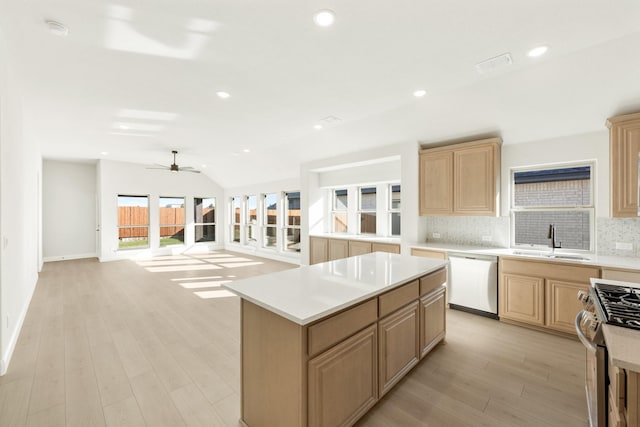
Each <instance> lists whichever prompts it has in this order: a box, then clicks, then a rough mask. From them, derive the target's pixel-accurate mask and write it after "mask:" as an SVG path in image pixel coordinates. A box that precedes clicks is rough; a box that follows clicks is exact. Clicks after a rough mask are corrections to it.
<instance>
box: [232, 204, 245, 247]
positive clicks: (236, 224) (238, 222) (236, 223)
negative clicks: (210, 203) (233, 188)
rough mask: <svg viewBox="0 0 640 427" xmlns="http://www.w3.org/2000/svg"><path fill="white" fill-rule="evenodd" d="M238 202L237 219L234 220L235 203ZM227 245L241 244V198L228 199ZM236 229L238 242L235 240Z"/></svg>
mask: <svg viewBox="0 0 640 427" xmlns="http://www.w3.org/2000/svg"><path fill="white" fill-rule="evenodd" d="M236 200H237V201H238V206H237V208H238V218H237V220H236V212H235V209H236V206H235V202H236ZM229 216H230V220H229V228H230V230H229V243H238V244H242V196H231V197H230V198H229ZM236 228H237V229H238V240H236V239H235V231H236Z"/></svg>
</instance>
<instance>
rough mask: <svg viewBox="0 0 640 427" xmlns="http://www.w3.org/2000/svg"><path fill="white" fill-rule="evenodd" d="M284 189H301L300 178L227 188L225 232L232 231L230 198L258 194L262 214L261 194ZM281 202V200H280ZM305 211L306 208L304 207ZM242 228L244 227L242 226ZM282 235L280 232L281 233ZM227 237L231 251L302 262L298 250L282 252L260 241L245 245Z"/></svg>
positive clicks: (226, 241) (226, 246) (302, 218)
mask: <svg viewBox="0 0 640 427" xmlns="http://www.w3.org/2000/svg"><path fill="white" fill-rule="evenodd" d="M283 191H301V188H300V180H299V179H297V178H294V179H285V180H278V181H271V182H261V183H259V184H253V185H246V186H242V187H233V188H227V189H225V192H224V193H225V197H224V202H225V203H224V218H225V232H226V235H227V236H229V235H230V233H231V228H230V227H231V207H230V203H229V201H230V199H231V197H234V196H240V197H243V196H253V195H255V196H257V199H258V215H259V216H260V212H261V210H260V209H261V208H260V200H261V199H260V195H261V194H267V193H277V194H280V193H282V192H283ZM300 197H301V200H300V203H301V206H304V204H303V200H302V197H303V195H302V194H301V195H300ZM279 203H280V202H279ZM244 211H245V209H244V200H243V205H242V209H241V214H240V222H241V223H243V222H244ZM302 211H304V208H303V209H302ZM301 215H302V217H301V221H303V222H304V213H301ZM280 219H281V218H278V224H277V226H278V232H279V233H280V230H281V227H282V224H281V223H280ZM241 229H242V227H241ZM279 235H280V234H279ZM228 240H229V239H228V238H227V239H226V240H225V242H224V243H225V249H228V250H230V251H237V252H243V253H248V254H253V255H256V256H262V257H265V258H270V259H275V260H279V261H285V262H291V263H296V264H297V263H299V262H300V254H299V253H298V252H282V251H277V250H275V249H273V248H263V247H261V244H260V241H258V242H257V245H255V246H252V245H245V244H243V243H242V239H241V243H236V242H230V241H228ZM300 243H301V245H302V243H303V242H302V234H301V242H300Z"/></svg>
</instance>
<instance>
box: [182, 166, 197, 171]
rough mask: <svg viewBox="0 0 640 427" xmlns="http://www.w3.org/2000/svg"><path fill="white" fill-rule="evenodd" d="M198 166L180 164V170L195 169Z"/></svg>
mask: <svg viewBox="0 0 640 427" xmlns="http://www.w3.org/2000/svg"><path fill="white" fill-rule="evenodd" d="M195 169H196V168H194V167H192V166H180V170H195Z"/></svg>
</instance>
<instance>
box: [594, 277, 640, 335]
mask: <svg viewBox="0 0 640 427" xmlns="http://www.w3.org/2000/svg"><path fill="white" fill-rule="evenodd" d="M595 290H596V294H597V295H598V301H599V302H600V306H601V307H602V308H603V311H604V314H605V317H606V319H605V321H606V323H608V324H611V325H615V326H623V327H626V328H632V329H640V289H636V288H631V287H626V286H617V285H608V284H602V283H596V285H595Z"/></svg>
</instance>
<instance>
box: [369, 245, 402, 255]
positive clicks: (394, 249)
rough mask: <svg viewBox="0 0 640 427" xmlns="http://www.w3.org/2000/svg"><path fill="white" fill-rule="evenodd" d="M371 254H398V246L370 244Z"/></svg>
mask: <svg viewBox="0 0 640 427" xmlns="http://www.w3.org/2000/svg"><path fill="white" fill-rule="evenodd" d="M371 252H389V253H391V254H399V253H400V245H396V244H393V243H372V244H371Z"/></svg>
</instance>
